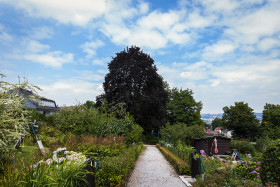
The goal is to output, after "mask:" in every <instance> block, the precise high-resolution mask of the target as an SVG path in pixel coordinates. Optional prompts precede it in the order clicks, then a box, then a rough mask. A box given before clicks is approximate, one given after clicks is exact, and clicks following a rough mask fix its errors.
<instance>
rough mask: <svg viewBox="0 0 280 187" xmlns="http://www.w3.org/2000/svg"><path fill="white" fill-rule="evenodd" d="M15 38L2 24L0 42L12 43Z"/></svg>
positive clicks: (0, 25) (0, 26)
mask: <svg viewBox="0 0 280 187" xmlns="http://www.w3.org/2000/svg"><path fill="white" fill-rule="evenodd" d="M12 40H13V37H12V36H11V35H10V34H8V33H7V32H6V29H5V27H4V26H3V25H2V24H0V42H11V41H12Z"/></svg>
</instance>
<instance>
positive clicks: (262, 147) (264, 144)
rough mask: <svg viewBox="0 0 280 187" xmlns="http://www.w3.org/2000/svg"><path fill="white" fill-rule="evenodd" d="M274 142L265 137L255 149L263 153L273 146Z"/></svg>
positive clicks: (258, 142)
mask: <svg viewBox="0 0 280 187" xmlns="http://www.w3.org/2000/svg"><path fill="white" fill-rule="evenodd" d="M271 142H272V140H271V139H270V138H269V137H268V136H264V137H261V138H260V139H258V140H257V142H256V145H255V148H256V149H257V150H258V151H260V152H263V151H264V150H265V148H266V147H267V146H268V145H269V144H271Z"/></svg>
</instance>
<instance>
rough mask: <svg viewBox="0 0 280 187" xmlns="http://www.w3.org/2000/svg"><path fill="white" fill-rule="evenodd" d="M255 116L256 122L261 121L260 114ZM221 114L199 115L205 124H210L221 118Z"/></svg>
mask: <svg viewBox="0 0 280 187" xmlns="http://www.w3.org/2000/svg"><path fill="white" fill-rule="evenodd" d="M255 115H256V117H257V119H258V120H262V113H256V112H255ZM222 116H223V113H218V114H201V118H202V120H203V121H204V122H205V123H208V124H210V123H211V122H212V121H213V119H215V118H216V117H218V118H222Z"/></svg>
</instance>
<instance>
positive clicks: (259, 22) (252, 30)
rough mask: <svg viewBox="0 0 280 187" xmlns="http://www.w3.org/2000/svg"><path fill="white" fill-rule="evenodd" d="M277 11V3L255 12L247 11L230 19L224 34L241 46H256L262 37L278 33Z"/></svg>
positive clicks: (278, 12)
mask: <svg viewBox="0 0 280 187" xmlns="http://www.w3.org/2000/svg"><path fill="white" fill-rule="evenodd" d="M279 9H280V4H279V3H278V4H276V3H270V4H269V3H268V5H266V6H264V7H262V8H260V9H258V10H256V11H247V12H245V13H244V14H242V15H240V16H236V17H234V19H231V22H230V23H229V24H228V26H229V28H228V29H227V30H225V33H226V34H227V35H229V37H232V38H233V39H236V40H237V41H238V42H240V43H242V44H256V43H257V42H259V40H260V39H261V38H262V37H271V36H273V35H275V34H277V33H279V32H280V25H279V22H280V11H279ZM228 21H229V20H228Z"/></svg>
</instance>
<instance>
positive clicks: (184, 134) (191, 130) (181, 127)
mask: <svg viewBox="0 0 280 187" xmlns="http://www.w3.org/2000/svg"><path fill="white" fill-rule="evenodd" d="M160 134H161V137H162V140H164V141H165V142H169V143H172V144H174V145H175V144H176V143H177V141H178V140H180V141H181V142H182V143H183V144H188V145H190V143H191V140H192V139H194V138H203V137H205V132H204V129H203V126H200V125H193V126H190V127H188V126H187V125H186V124H184V123H176V124H173V125H170V124H166V126H165V127H163V128H161V129H160Z"/></svg>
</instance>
